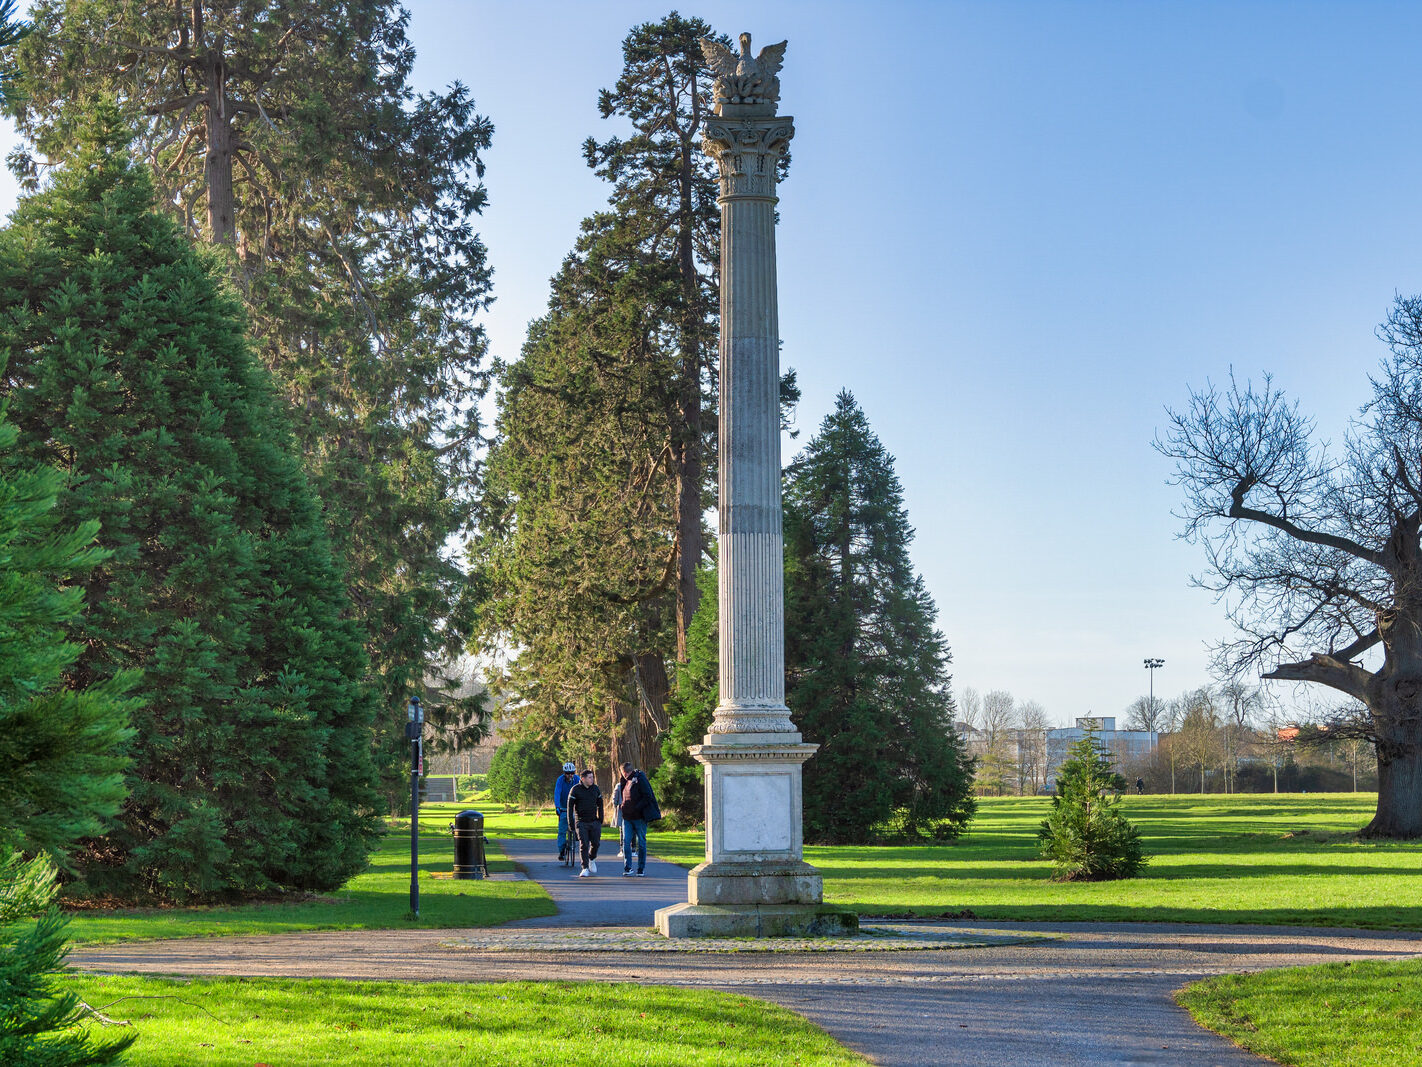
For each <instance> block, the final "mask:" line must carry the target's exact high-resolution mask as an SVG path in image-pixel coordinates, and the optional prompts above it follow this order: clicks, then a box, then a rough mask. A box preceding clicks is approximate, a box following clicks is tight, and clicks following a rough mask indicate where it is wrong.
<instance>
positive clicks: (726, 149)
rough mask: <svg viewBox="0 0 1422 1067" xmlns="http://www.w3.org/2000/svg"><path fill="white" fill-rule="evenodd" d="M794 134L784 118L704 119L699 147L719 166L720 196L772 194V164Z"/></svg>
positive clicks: (773, 175)
mask: <svg viewBox="0 0 1422 1067" xmlns="http://www.w3.org/2000/svg"><path fill="white" fill-rule="evenodd" d="M794 136H795V124H794V122H793V121H792V120H790V119H788V118H772V119H741V120H739V121H737V120H729V121H728V120H724V119H711V120H710V121H708V122H707V123H706V125H705V127H704V128H703V140H702V145H701V146H702V149H703V150H704V151H705V152H706V154H707V155H709V156H711V157H712V158H713V159H715V160H716V164H717V166H718V167H719V168H720V171H721V195H722V196H756V197H773V196H774V195H775V167H776V163H777V161H778V160H779V159H780V156H781V154H782V153H783V152H784V151H785V149H786V146H788V145H789V144H790V138H792V137H794Z"/></svg>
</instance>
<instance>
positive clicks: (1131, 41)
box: [0, 0, 1422, 721]
mask: <svg viewBox="0 0 1422 1067" xmlns="http://www.w3.org/2000/svg"><path fill="white" fill-rule="evenodd" d="M407 2H408V6H409V8H410V10H411V13H412V21H411V35H412V37H413V39H414V41H415V44H416V47H417V48H418V50H419V57H420V58H419V61H418V64H417V67H416V79H417V82H418V83H419V84H420V85H421V86H422V87H427V88H435V87H441V86H443V85H445V84H447V83H448V82H449V81H451V80H453V79H455V78H458V79H460V80H462V81H464V82H465V83H466V84H468V85H469V86H470V87H471V89H472V91H473V94H474V97H475V99H476V101H477V102H478V107H479V110H480V112H481V113H483V114H486V115H488V116H489V117H490V118H491V119H492V121H493V123H494V125H495V130H496V132H495V137H494V146H493V148H492V149H491V150H490V151H489V152H488V154H487V157H486V159H487V163H488V175H487V184H488V188H489V192H490V198H491V202H490V205H489V207H488V209H487V212H486V215H485V217H484V219H483V221H482V222H481V224H480V229H481V231H482V232H483V234H484V236H485V239H486V241H487V243H488V245H489V249H490V255H491V258H492V263H493V266H494V269H495V284H496V294H497V303H496V304H495V306H494V308H493V310H492V311H491V312H490V314H489V316H488V318H487V320H486V325H487V328H488V331H489V335H490V338H491V340H492V345H493V349H494V351H495V352H497V353H498V354H500V355H502V356H506V357H511V356H514V355H516V354H517V352H518V348H519V345H520V343H521V340H522V335H523V331H524V328H525V326H526V325H527V323H528V321H529V320H530V319H531V318H534V317H535V316H537V315H538V314H539V313H540V312H541V310H542V308H543V305H544V302H545V300H546V296H547V281H548V278H549V277H550V276H551V275H552V274H553V272H554V271H555V270H556V269H557V267H558V264H559V262H560V260H561V259H562V257H563V256H564V255H565V254H566V253H567V251H568V250H569V248H570V247H571V246H572V243H573V241H574V238H575V235H576V232H577V225H578V221H579V220H580V219H581V218H582V217H583V216H584V215H587V214H588V213H590V212H592V211H593V210H595V209H597V208H598V207H599V206H600V205H601V204H602V202H603V200H604V199H605V196H606V191H605V189H604V188H603V187H602V185H601V183H600V182H599V181H598V180H597V178H596V177H595V176H594V175H592V173H591V172H590V171H588V170H587V168H586V166H585V165H584V163H583V161H582V158H581V155H580V147H581V144H582V141H583V140H584V139H585V138H586V137H587V136H589V135H590V134H591V135H596V136H599V137H603V136H606V135H607V134H608V133H609V132H612V130H611V128H610V126H609V123H607V122H604V121H603V120H601V119H599V118H598V115H597V110H596V99H597V91H598V89H599V88H601V87H604V86H609V85H611V84H612V82H613V81H614V80H615V78H616V76H617V73H618V71H619V69H620V42H621V40H622V38H623V36H624V35H625V34H626V32H627V30H628V29H629V27H631V26H632V25H634V24H636V23H638V22H642V21H647V20H652V19H657V18H660V17H661V16H663V15H665V14H666V12H667V11H668V10H669V7H668V6H667V5H666V4H652V3H641V2H613V0H602V2H597V3H589V2H586V0H582V2H563V3H539V2H528V3H517V4H515V3H506V2H469V0H407ZM680 10H681V12H682V14H684V15H700V16H701V17H703V18H706V19H708V20H709V21H711V22H712V24H713V25H714V26H715V27H716V28H717V29H718V30H720V31H722V32H725V33H729V34H732V35H734V34H736V33H738V32H740V31H742V30H749V31H750V32H751V33H752V34H754V36H755V41H756V47H757V48H759V47H760V46H761V45H764V44H769V43H773V42H775V41H779V40H781V39H782V38H788V39H789V42H790V44H789V49H788V51H787V54H786V60H785V67H784V70H783V71H782V72H781V84H782V111H783V112H785V113H788V114H791V115H793V116H794V117H795V120H796V130H797V135H796V138H795V140H794V142H793V144H792V151H793V157H794V158H793V166H792V168H791V173H790V177H789V179H788V181H787V182H786V183H785V184H784V185H783V186H782V189H781V204H780V211H781V225H780V232H779V252H780V300H781V307H780V321H781V328H782V331H783V334H784V357H783V358H784V361H785V363H786V364H787V365H789V366H793V367H795V368H796V370H797V371H798V372H799V380H800V384H801V387H802V388H803V390H804V400H803V402H802V404H801V405H800V409H799V413H798V424H799V426H800V428H801V430H802V436H801V440H800V444H803V443H804V441H805V440H806V439H807V437H808V435H810V434H812V433H813V432H814V430H815V428H816V427H817V426H818V424H819V422H820V420H821V419H822V418H823V417H824V415H825V414H826V413H827V412H828V411H829V410H830V409H831V407H832V404H833V400H834V396H835V394H836V393H837V392H838V391H839V390H840V389H842V388H848V389H849V390H851V391H852V392H853V393H854V395H855V396H856V397H857V398H858V400H859V402H860V404H861V406H862V407H863V408H864V410H865V412H866V414H867V415H868V417H869V419H870V422H871V423H872V425H873V426H874V427H875V429H876V430H877V432H878V434H879V436H880V438H881V439H882V440H883V442H884V444H885V445H886V446H887V447H888V449H889V450H890V451H891V452H892V453H893V454H894V455H895V456H896V457H897V466H898V472H899V477H900V479H901V480H902V482H903V485H904V492H905V498H906V502H907V505H908V509H909V515H910V518H911V519H912V521H913V523H914V525H915V526H916V528H917V531H918V536H917V539H916V541H915V542H914V545H913V549H912V551H913V558H914V560H915V563H916V565H917V567H918V568H919V570H920V571H921V573H922V574H923V576H924V579H925V581H926V582H927V584H928V587H929V589H930V591H931V592H932V593H933V595H934V596H935V598H936V599H937V602H938V606H939V613H940V624H941V626H942V628H943V630H944V632H945V633H946V635H947V637H948V640H949V643H950V644H951V646H952V648H953V653H954V674H955V684H956V685H957V686H958V687H962V686H964V685H971V686H974V687H976V688H978V689H979V690H987V689H992V688H1005V689H1008V690H1011V691H1012V692H1013V693H1014V694H1016V695H1017V696H1018V697H1019V698H1021V699H1034V700H1037V701H1040V702H1041V703H1042V704H1043V705H1044V706H1045V707H1046V708H1047V710H1048V712H1049V714H1051V716H1052V717H1053V718H1054V719H1057V720H1061V721H1067V720H1070V719H1071V718H1072V717H1074V716H1076V715H1082V714H1086V713H1087V712H1088V711H1092V712H1095V713H1097V714H1106V715H1110V714H1117V713H1120V712H1121V711H1122V710H1123V709H1124V707H1125V706H1126V705H1127V704H1128V703H1129V702H1130V701H1131V700H1132V699H1134V698H1135V697H1136V696H1138V695H1141V694H1143V693H1144V692H1145V689H1146V683H1147V677H1146V672H1145V671H1144V670H1143V668H1142V663H1141V661H1142V659H1143V658H1144V657H1145V656H1161V657H1163V658H1164V659H1165V661H1166V666H1165V667H1164V668H1163V669H1162V670H1161V671H1159V672H1157V675H1156V684H1157V694H1158V695H1159V694H1162V693H1163V694H1165V695H1173V694H1175V693H1177V692H1179V691H1181V690H1183V689H1185V688H1187V687H1190V686H1195V685H1199V684H1202V683H1204V682H1206V681H1208V680H1209V678H1208V674H1207V671H1206V651H1205V649H1206V645H1207V644H1208V643H1209V642H1210V641H1212V640H1216V639H1218V638H1219V637H1221V636H1223V635H1225V634H1227V633H1228V627H1227V624H1226V622H1225V619H1224V615H1223V611H1222V610H1221V609H1220V608H1219V607H1218V606H1217V605H1215V604H1214V603H1213V601H1212V598H1211V596H1210V595H1209V594H1207V593H1204V592H1201V591H1199V590H1194V589H1191V588H1190V585H1189V578H1190V575H1191V574H1192V573H1194V572H1195V571H1197V570H1198V569H1199V567H1200V565H1201V563H1202V555H1201V553H1200V551H1199V550H1198V549H1197V548H1194V547H1192V546H1189V545H1187V544H1184V543H1182V542H1180V541H1177V540H1176V539H1175V534H1176V533H1177V531H1178V528H1179V522H1178V521H1177V520H1176V519H1174V518H1173V517H1172V516H1171V514H1170V512H1171V509H1172V507H1174V506H1176V505H1177V503H1178V496H1177V492H1176V491H1175V490H1174V489H1172V488H1170V487H1169V486H1168V485H1167V484H1166V479H1167V478H1168V476H1169V473H1170V470H1169V465H1168V464H1167V462H1166V461H1165V460H1164V459H1162V458H1161V457H1160V456H1158V455H1157V454H1156V453H1155V452H1153V451H1152V449H1151V447H1150V443H1151V440H1152V438H1153V436H1154V435H1155V434H1156V432H1157V430H1158V429H1159V428H1160V427H1161V426H1162V424H1163V422H1164V407H1165V406H1166V405H1179V404H1181V403H1183V402H1184V400H1185V398H1186V390H1187V386H1188V385H1191V384H1195V385H1200V384H1203V383H1204V382H1205V381H1206V380H1207V379H1210V378H1213V379H1216V380H1218V379H1221V378H1223V377H1224V376H1225V375H1227V374H1228V372H1229V369H1230V367H1231V366H1233V367H1234V368H1235V370H1236V372H1237V373H1239V374H1240V375H1241V376H1256V377H1257V376H1258V375H1259V373H1260V372H1261V371H1264V370H1270V371H1272V372H1273V373H1274V374H1275V376H1276V378H1277V380H1278V381H1279V382H1280V383H1281V384H1283V385H1284V386H1285V387H1286V388H1287V389H1289V390H1290V391H1291V393H1292V394H1293V395H1294V396H1296V397H1298V398H1299V400H1300V401H1301V403H1302V405H1303V407H1304V408H1305V409H1306V410H1309V411H1312V412H1313V413H1315V414H1316V416H1317V417H1318V420H1319V424H1320V429H1321V430H1322V431H1323V432H1324V433H1325V434H1327V435H1329V436H1332V437H1334V438H1337V437H1338V436H1339V435H1340V433H1341V429H1342V426H1343V424H1344V422H1345V420H1346V419H1347V418H1348V416H1349V415H1350V414H1352V413H1353V412H1354V411H1355V410H1356V408H1357V406H1358V405H1359V404H1360V403H1362V402H1363V401H1364V400H1365V399H1366V396H1367V374H1368V373H1369V371H1370V370H1371V369H1372V368H1373V367H1374V366H1375V364H1376V362H1377V359H1378V357H1379V356H1380V355H1381V351H1382V350H1381V346H1380V345H1379V344H1378V342H1377V341H1376V340H1375V339H1374V338H1373V335H1372V330H1373V327H1374V326H1375V324H1376V323H1377V322H1378V321H1379V320H1380V319H1381V318H1382V316H1383V315H1384V313H1385V312H1386V310H1387V307H1388V305H1389V303H1390V301H1391V299H1392V296H1393V293H1394V292H1395V291H1401V292H1405V293H1411V292H1414V291H1418V290H1422V262H1419V258H1422V184H1419V179H1422V137H1419V136H1418V125H1419V122H1420V121H1422V120H1419V118H1418V115H1419V110H1418V104H1419V101H1422V64H1419V63H1418V62H1417V57H1416V49H1417V42H1418V41H1419V40H1422V5H1418V4H1414V3H1391V4H1385V3H1365V2H1349V3H1343V2H1337V3H1298V2H1294V3H1284V2H1277V3H1243V2H1230V3H1207V2H1203V3H1202V2H1198V0H1196V2H1188V3H1187V2H1183V0H1182V2H1178V3H1150V4H1140V3H1134V4H1133V3H1125V2H1114V3H1089V2H1072V3H1066V2H1052V3H1046V2H1043V3H1011V2H1002V0H993V2H989V0H980V2H973V3H908V2H900V3H892V2H881V3H876V4H873V5H869V4H851V3H834V2H826V0H816V2H803V3H791V2H781V3H777V2H773V0H766V2H761V3H740V2H718V3H716V4H714V5H705V6H704V7H702V8H700V9H698V8H696V7H694V6H691V5H685V6H682V7H681V8H680ZM6 140H12V137H8V136H7V138H6ZM0 147H8V144H7V145H4V146H0ZM7 195H8V194H7ZM794 447H798V446H797V445H791V446H789V448H794ZM786 458H787V459H788V458H789V454H788V450H787V455H786Z"/></svg>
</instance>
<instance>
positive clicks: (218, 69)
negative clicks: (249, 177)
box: [204, 35, 237, 245]
mask: <svg viewBox="0 0 1422 1067" xmlns="http://www.w3.org/2000/svg"><path fill="white" fill-rule="evenodd" d="M222 45H223V39H222V37H221V36H220V35H219V36H218V39H217V40H216V41H215V42H213V46H212V50H211V51H209V52H208V53H207V56H206V58H205V60H204V65H205V67H206V74H207V92H208V100H207V173H206V184H207V227H208V232H209V234H210V238H209V239H210V240H211V241H212V243H213V244H227V245H230V244H233V243H234V241H235V237H236V233H237V224H236V216H237V208H236V201H235V200H234V199H233V194H232V157H233V152H234V149H235V148H236V137H235V136H234V135H233V132H232V115H231V113H230V112H229V110H228V107H227V63H226V60H225V59H224V57H223V55H222Z"/></svg>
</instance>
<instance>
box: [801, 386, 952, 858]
mask: <svg viewBox="0 0 1422 1067" xmlns="http://www.w3.org/2000/svg"><path fill="white" fill-rule="evenodd" d="M912 538H913V530H912V528H911V527H910V526H909V523H908V515H907V513H906V512H905V510H904V506H903V490H902V488H901V486H900V485H899V480H898V477H897V476H896V475H895V474H894V468H893V457H891V456H890V455H889V454H888V453H887V452H886V451H885V450H884V446H883V445H882V444H880V442H879V439H878V438H877V437H875V436H874V434H873V433H872V432H871V431H870V429H869V423H868V420H867V419H866V418H865V417H864V413H863V412H862V411H861V410H860V409H859V406H858V405H857V404H856V403H855V401H854V398H853V397H852V396H851V395H850V394H849V393H848V392H842V393H840V395H839V397H838V399H837V401H836V404H835V410H834V412H833V413H832V414H830V415H829V416H827V417H826V419H825V421H824V423H823V424H822V425H821V427H820V431H819V433H818V434H817V435H816V436H815V438H814V439H813V440H812V441H811V442H810V444H809V445H808V446H807V447H806V449H805V450H804V452H802V453H801V454H800V456H798V457H797V458H796V460H795V461H794V462H793V463H792V464H791V466H790V467H789V469H788V470H787V472H786V483H785V557H786V564H785V588H786V604H785V616H786V622H785V631H786V647H785V662H786V673H787V679H786V702H787V703H788V704H789V706H790V709H791V713H792V715H793V716H794V718H795V721H796V723H797V724H798V725H799V727H800V730H801V732H802V733H803V734H804V736H805V739H806V740H807V741H812V742H815V743H817V744H819V746H820V750H819V752H818V753H816V755H815V758H814V761H813V762H812V763H810V764H809V765H807V767H806V772H805V834H806V837H807V838H810V839H813V840H819V841H864V840H866V839H868V836H869V833H870V829H871V828H872V827H880V828H889V829H890V832H897V833H900V834H902V835H904V836H906V837H919V836H928V837H935V838H944V837H952V836H956V835H957V834H958V833H959V832H960V831H961V830H962V828H963V826H964V825H965V824H966V823H967V820H968V818H969V817H970V816H971V815H972V813H973V810H974V804H973V800H972V798H971V796H970V795H969V788H970V780H971V773H970V772H971V760H970V759H969V758H968V756H967V754H966V751H965V749H964V747H963V744H962V741H961V740H960V738H959V737H958V734H957V732H956V731H955V730H954V727H953V698H952V695H951V692H950V690H949V675H948V660H949V653H948V646H947V643H946V642H945V640H944V638H943V635H942V634H941V633H940V632H939V631H938V629H937V628H936V615H937V609H936V608H935V607H934V604H933V599H932V598H931V597H930V596H929V595H928V592H927V590H926V589H925V588H924V586H923V580H922V579H921V578H920V577H919V576H918V575H917V574H915V573H914V571H913V567H912V565H911V563H910V562H909V557H908V546H909V542H910V541H911V540H912Z"/></svg>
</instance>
